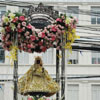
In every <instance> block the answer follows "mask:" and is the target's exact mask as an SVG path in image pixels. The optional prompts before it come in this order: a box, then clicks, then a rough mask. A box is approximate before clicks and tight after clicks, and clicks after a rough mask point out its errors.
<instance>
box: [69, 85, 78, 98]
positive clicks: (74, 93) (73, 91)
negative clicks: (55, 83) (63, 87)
mask: <svg viewBox="0 0 100 100" xmlns="http://www.w3.org/2000/svg"><path fill="white" fill-rule="evenodd" d="M67 88H68V89H67V97H68V100H79V85H77V84H68V86H67Z"/></svg>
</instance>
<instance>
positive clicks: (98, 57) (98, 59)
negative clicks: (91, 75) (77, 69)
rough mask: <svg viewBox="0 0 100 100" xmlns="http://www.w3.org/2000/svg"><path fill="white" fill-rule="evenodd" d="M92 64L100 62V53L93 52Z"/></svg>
mask: <svg viewBox="0 0 100 100" xmlns="http://www.w3.org/2000/svg"><path fill="white" fill-rule="evenodd" d="M92 64H100V53H98V52H92Z"/></svg>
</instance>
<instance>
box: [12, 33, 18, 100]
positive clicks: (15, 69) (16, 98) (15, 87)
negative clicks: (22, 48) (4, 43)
mask: <svg viewBox="0 0 100 100" xmlns="http://www.w3.org/2000/svg"><path fill="white" fill-rule="evenodd" d="M17 35H18V34H17V33H16V35H15V43H14V45H15V46H17V45H18V40H17ZM15 53H16V60H15V61H14V74H13V80H14V94H13V96H14V97H13V100H18V96H17V91H18V85H17V83H18V50H16V52H15Z"/></svg>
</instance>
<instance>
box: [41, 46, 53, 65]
mask: <svg viewBox="0 0 100 100" xmlns="http://www.w3.org/2000/svg"><path fill="white" fill-rule="evenodd" d="M53 51H54V49H53V48H51V49H48V50H47V51H46V52H45V53H43V54H42V58H43V63H44V64H53V61H54V59H53V57H54V56H53Z"/></svg>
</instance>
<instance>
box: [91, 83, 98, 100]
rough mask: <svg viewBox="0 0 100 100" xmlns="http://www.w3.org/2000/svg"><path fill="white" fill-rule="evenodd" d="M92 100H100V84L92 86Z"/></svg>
mask: <svg viewBox="0 0 100 100" xmlns="http://www.w3.org/2000/svg"><path fill="white" fill-rule="evenodd" d="M91 96H92V100H100V84H99V85H98V84H95V85H92V95H91Z"/></svg>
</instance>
